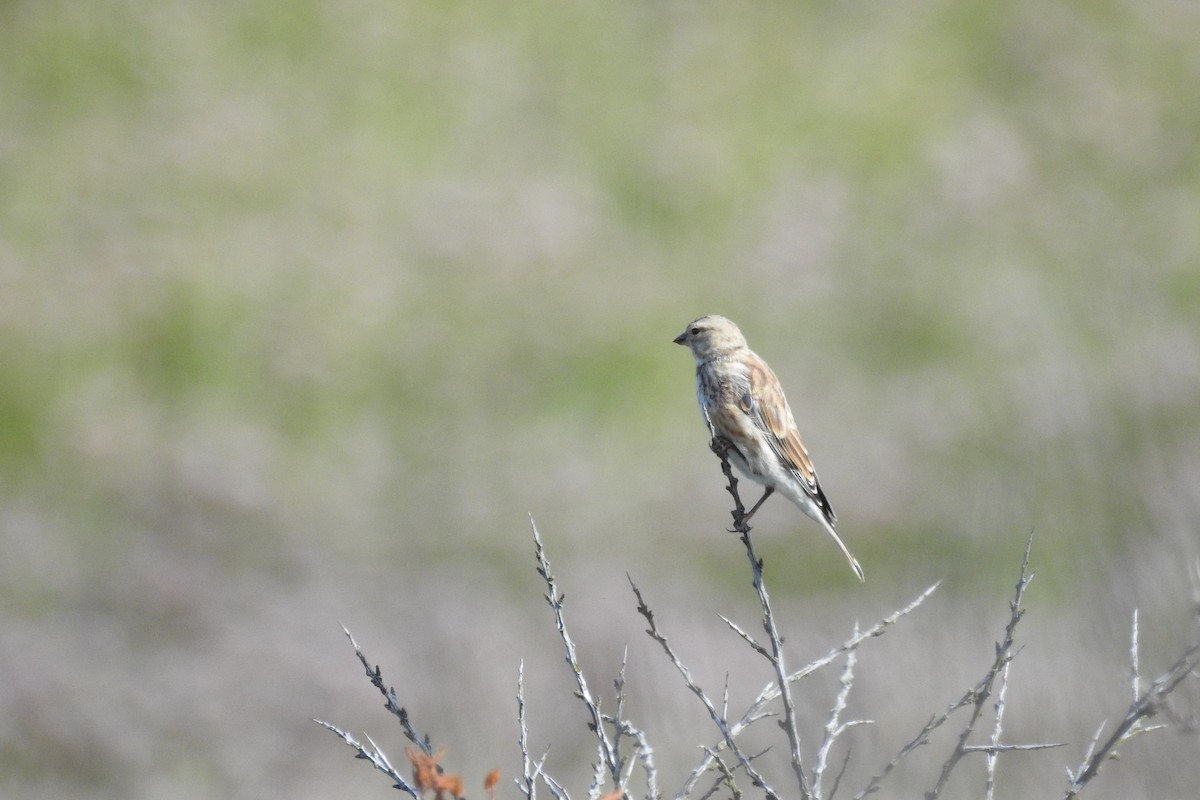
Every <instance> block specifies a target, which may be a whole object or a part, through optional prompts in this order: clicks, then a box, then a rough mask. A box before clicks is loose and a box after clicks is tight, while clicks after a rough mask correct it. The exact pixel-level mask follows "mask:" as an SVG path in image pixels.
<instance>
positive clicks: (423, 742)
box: [342, 625, 433, 756]
mask: <svg viewBox="0 0 1200 800" xmlns="http://www.w3.org/2000/svg"><path fill="white" fill-rule="evenodd" d="M342 632H343V633H345V634H346V638H347V639H349V640H350V644H351V645H352V646H353V647H354V654H355V655H356V656H358V660H359V663H361V664H362V666H363V669H364V670H366V673H367V677H368V678H369V679H370V680H371V685H372V686H374V687H375V688H376V689H378V690H379V692H380V694H382V695H383V699H384V703H383V705H384V708H386V709H387V710H388V711H389V712H391V714H392V715H393V716H395V717H396V719H397V720H399V722H400V729H401V730H402V731H404V737H405V738H406V739H408V740H409V741H410V742H412V743H413V744H415V745H416V746H417V747H419V748H421V752H423V753H424V754H425V755H427V756H431V755H433V745H432V744H431V743H430V740H429V734H425V735H424V736H419V735H417V732H416V730H414V729H413V726H412V723H411V722H410V721H409V719H408V711H407V710H405V709H404V707H403V706H401V705H400V703H399V702H397V700H396V690H395V689H393V688H392V687H391V686H385V685H384V682H383V674H382V672H381V671H380V669H379V667H378V666H374V667H372V666H371V664H370V662H368V661H367V657H366V656H365V655H363V651H362V648H361V647H359V646H358V642H356V641H355V640H354V636H353V635H352V634H351V633H350V631H349V629H348V628H346V626H345V625H343V626H342Z"/></svg>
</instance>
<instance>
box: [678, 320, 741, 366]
mask: <svg viewBox="0 0 1200 800" xmlns="http://www.w3.org/2000/svg"><path fill="white" fill-rule="evenodd" d="M675 344H682V345H686V346H687V347H688V349H690V350H691V351H692V355H694V356H695V357H696V360H697V361H704V360H706V359H709V358H719V357H721V356H724V355H728V354H730V353H734V352H736V351H738V350H741V349H743V348H745V347H746V337H745V336H743V335H742V332H741V331H740V330H739V329H738V326H737V325H734V324H733V323H732V322H731V321H729V320H727V319H725V317H721V316H717V315H716V314H712V315H709V316H707V317H701V318H700V319H697V320H693V321H692V322H690V323H688V326H687V327H686V328H684V329H683V333H681V334H679V335H678V336H676V337H675Z"/></svg>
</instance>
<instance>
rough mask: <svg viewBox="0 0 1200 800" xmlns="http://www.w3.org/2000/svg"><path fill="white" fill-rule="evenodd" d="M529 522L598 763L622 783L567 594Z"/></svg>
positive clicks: (616, 782) (536, 531) (540, 540)
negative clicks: (569, 617) (567, 609)
mask: <svg viewBox="0 0 1200 800" xmlns="http://www.w3.org/2000/svg"><path fill="white" fill-rule="evenodd" d="M529 525H530V527H531V528H532V529H533V541H534V549H535V553H536V556H537V562H538V567H537V572H538V575H541V576H542V580H543V581H545V583H546V595H545V598H546V602H547V603H548V604H549V605H550V610H551V611H553V612H554V623H555V626H556V627H557V629H558V635H559V638H560V639H562V643H563V648H564V650H565V651H566V660H567V664H568V665H569V666H570V667H571V673H572V674H573V675H574V676H575V685H576V686H577V687H578V692H576V696H577V697H578V698H579V699H580V700H581V701H582V702H583V704H584V706H585V707H586V708H587V711H588V714H589V715H590V717H591V721H590V722H589V723H588V728H590V729H591V731H592V733H594V734H595V735H596V747H597V750H598V752H599V755H600V760H599V761H598V762H597V763H598V765H599V764H603V765H604V767H605V768H606V769H607V770H608V774H609V777H610V778H611V779H612V782H613V785H614V786H620V780H621V764H620V762H619V760H618V758H617V752H616V750H615V748H614V745H613V742H612V740H611V739H609V736H608V733H607V732H606V731H605V729H604V718H603V715H602V714H601V713H600V702H599V701H598V700H597V699H596V698H595V696H593V695H592V691H591V689H590V688H589V687H588V683H587V678H585V677H584V674H583V667H581V666H580V664H579V658H578V657H577V656H576V653H575V642H574V641H572V639H571V635H570V633H569V632H568V630H567V621H566V617H565V616H564V615H563V599H564V598H565V595H564V594H562V593H561V592H560V591H559V590H558V583H557V582H556V581H555V579H554V575H553V573H551V571H550V562H549V560H548V559H547V558H546V551H545V549H544V548H543V546H542V539H541V536H540V535H539V534H538V529H537V524H536V523H535V522H534V521H533V517H530V518H529Z"/></svg>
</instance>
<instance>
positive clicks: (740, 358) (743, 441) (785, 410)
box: [675, 315, 865, 581]
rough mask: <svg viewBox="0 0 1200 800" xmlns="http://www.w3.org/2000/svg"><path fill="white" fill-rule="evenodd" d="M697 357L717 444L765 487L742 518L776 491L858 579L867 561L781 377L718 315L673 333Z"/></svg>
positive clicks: (703, 402)
mask: <svg viewBox="0 0 1200 800" xmlns="http://www.w3.org/2000/svg"><path fill="white" fill-rule="evenodd" d="M675 344H681V345H685V346H687V347H688V348H689V349H690V350H691V351H692V355H693V356H695V357H696V398H697V399H698V400H699V402H700V413H701V414H702V415H703V416H704V421H705V423H706V424H707V425H708V428H709V432H710V433H711V434H712V437H713V449H714V450H715V451H717V452H721V451H722V450H723V451H724V452H725V454H726V456H727V457H728V459H729V461H730V462H731V463H732V464H733V465H734V466H735V467H737V468H738V471H739V472H741V473H742V474H743V475H745V476H746V477H747V478H749V479H750V480H752V481H754V482H756V483H759V484H762V485H763V486H765V487H766V491H765V492H764V493H763V496H762V497H761V498H760V499H759V501H758V502H757V503H755V504H754V506H753V508H751V509H750V511H749V512H748V513H746V514H745V515H744V516H743V517H742V518H741V521H742V522H745V521H746V520H749V519H750V517H751V516H753V514H754V512H755V511H757V510H758V509H759V506H761V505H762V504H763V503H764V502H765V501H766V499H767V498H768V497H770V496H771V495H772V494H773V493H775V492H779V493H780V494H782V495H783V496H784V497H786V498H787V499H789V500H791V501H792V502H793V503H795V504H796V505H797V506H799V507H800V510H801V511H803V512H804V513H805V514H807V515H808V516H809V517H812V518H813V519H814V520H816V521H817V522H819V523H820V524H821V525H822V526H823V527H824V528H825V532H826V533H828V534H829V535H830V536H831V537H832V538H833V541H834V542H835V543H836V544H837V546H838V548H839V549H840V550H841V551H842V553H843V554H844V555H845V556H846V560H847V561H849V562H850V568H851V569H853V570H854V574H855V575H857V576H858V579H859V580H860V581H861V580H865V576H864V575H863V570H862V567H861V566H860V565H859V563H858V559H856V558H855V557H854V556H853V554H851V552H850V550H849V548H847V547H846V545H845V543H844V542H842V539H841V537H840V536H838V534H837V531H836V530H834V527H833V526H834V522H835V521H836V520H837V517H836V516H835V515H834V513H833V508H832V507H831V506H830V505H829V501H828V500H827V499H825V492H823V491H822V490H821V483H820V481H819V480H817V471H816V470H815V469H813V464H812V461H811V460H810V459H809V457H808V450H807V449H805V447H804V442H802V441H801V440H800V431H798V430H797V429H796V420H795V419H794V418H793V417H792V410H791V408H789V407H788V402H787V398H785V397H784V396H783V388H782V387H781V386H780V385H779V378H777V377H775V373H774V372H773V371H772V370H771V368H770V367H769V366H767V362H766V361H763V360H762V358H761V357H759V356H758V354H757V353H755V352H754V351H753V350H751V349H750V347H749V346H748V345H747V344H746V337H745V336H743V335H742V332H741V330H739V329H738V326H737V325H734V324H733V322H731V321H730V320H728V319H726V318H725V317H721V316H716V315H712V316H707V317H700V319H698V320H695V321H694V322H692V323H691V324H689V325H688V326H687V328H685V329H684V331H683V333H681V334H679V335H678V336H677V337H675Z"/></svg>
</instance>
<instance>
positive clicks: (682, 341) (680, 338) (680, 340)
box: [673, 331, 687, 344]
mask: <svg viewBox="0 0 1200 800" xmlns="http://www.w3.org/2000/svg"><path fill="white" fill-rule="evenodd" d="M686 339H687V331H684V332H683V333H681V334H679V335H678V336H676V337H675V339H674V340H673V341H674V342H675V344H687V341H686Z"/></svg>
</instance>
